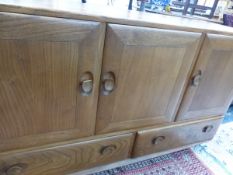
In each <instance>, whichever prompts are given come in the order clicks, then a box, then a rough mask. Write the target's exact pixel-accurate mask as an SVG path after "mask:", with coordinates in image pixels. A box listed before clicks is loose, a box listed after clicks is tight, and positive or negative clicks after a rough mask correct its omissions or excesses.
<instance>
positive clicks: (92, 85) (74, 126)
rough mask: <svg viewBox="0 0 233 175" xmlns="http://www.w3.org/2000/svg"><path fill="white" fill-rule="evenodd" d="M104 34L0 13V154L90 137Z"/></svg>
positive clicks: (95, 26) (96, 27)
mask: <svg viewBox="0 0 233 175" xmlns="http://www.w3.org/2000/svg"><path fill="white" fill-rule="evenodd" d="M104 31H105V30H104V25H102V24H101V23H98V22H87V21H77V20H68V19H58V18H57V19H56V18H50V17H39V16H30V15H17V14H9V13H0V63H1V64H0V150H6V149H13V148H21V147H25V146H33V145H38V144H44V143H48V142H54V141H61V140H66V139H70V138H77V137H81V136H89V135H92V134H93V133H94V128H95V117H96V108H97V98H98V85H99V84H98V82H99V77H100V65H101V62H102V61H101V51H102V47H103V46H102V45H103V38H104ZM81 87H82V88H81Z"/></svg>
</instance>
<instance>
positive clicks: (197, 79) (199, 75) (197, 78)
mask: <svg viewBox="0 0 233 175" xmlns="http://www.w3.org/2000/svg"><path fill="white" fill-rule="evenodd" d="M201 78H202V71H201V70H198V72H197V74H196V75H194V76H193V78H192V82H191V84H192V86H198V85H199V84H200V82H201Z"/></svg>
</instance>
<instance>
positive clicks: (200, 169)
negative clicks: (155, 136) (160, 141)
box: [90, 149, 213, 175]
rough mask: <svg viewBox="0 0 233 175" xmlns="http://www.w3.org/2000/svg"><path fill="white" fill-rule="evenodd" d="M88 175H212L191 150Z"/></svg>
mask: <svg viewBox="0 0 233 175" xmlns="http://www.w3.org/2000/svg"><path fill="white" fill-rule="evenodd" d="M90 175H213V173H212V172H211V171H210V170H209V169H208V168H207V167H206V166H205V165H204V164H203V163H202V162H201V161H200V160H199V159H198V158H197V157H196V155H195V154H194V153H193V151H192V150H191V149H185V150H182V151H178V152H174V153H170V154H166V155H162V156H159V157H154V158H150V159H147V160H143V161H139V162H135V163H132V164H128V165H124V166H119V167H116V168H112V169H107V170H103V171H100V172H95V173H92V174H90Z"/></svg>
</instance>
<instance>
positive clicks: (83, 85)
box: [80, 72, 94, 96]
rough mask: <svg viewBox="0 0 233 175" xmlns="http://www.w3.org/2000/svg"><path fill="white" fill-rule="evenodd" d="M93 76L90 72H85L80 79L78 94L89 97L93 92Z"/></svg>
mask: <svg viewBox="0 0 233 175" xmlns="http://www.w3.org/2000/svg"><path fill="white" fill-rule="evenodd" d="M93 84H94V82H93V75H92V73H91V72H85V73H84V74H83V75H82V76H81V78H80V93H81V94H82V95H83V96H89V95H91V93H92V91H93Z"/></svg>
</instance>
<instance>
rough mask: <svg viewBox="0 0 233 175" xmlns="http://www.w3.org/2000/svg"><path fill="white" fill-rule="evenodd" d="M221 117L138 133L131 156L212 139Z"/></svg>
mask: <svg viewBox="0 0 233 175" xmlns="http://www.w3.org/2000/svg"><path fill="white" fill-rule="evenodd" d="M221 121H222V117H216V118H214V119H207V120H202V121H198V122H189V123H182V124H181V123H180V124H175V125H173V126H166V127H162V128H156V129H151V130H143V131H139V132H138V135H137V138H136V143H135V146H134V150H133V156H134V157H136V156H141V155H146V154H151V153H156V152H160V151H165V150H169V149H173V148H177V147H181V146H185V145H190V144H194V143H198V142H203V141H206V140H210V139H212V138H213V136H214V134H215V133H216V131H217V129H218V127H219V125H220V123H221Z"/></svg>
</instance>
